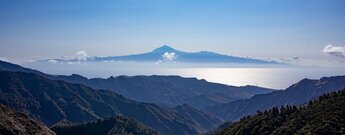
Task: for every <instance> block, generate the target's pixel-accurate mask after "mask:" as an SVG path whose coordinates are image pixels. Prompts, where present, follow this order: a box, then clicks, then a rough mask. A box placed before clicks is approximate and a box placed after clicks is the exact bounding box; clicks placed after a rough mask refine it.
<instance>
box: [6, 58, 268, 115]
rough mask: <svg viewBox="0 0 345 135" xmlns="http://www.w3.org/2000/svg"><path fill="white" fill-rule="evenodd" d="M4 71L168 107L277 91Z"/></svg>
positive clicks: (168, 79) (164, 79)
mask: <svg viewBox="0 0 345 135" xmlns="http://www.w3.org/2000/svg"><path fill="white" fill-rule="evenodd" d="M0 71H22V72H28V73H36V74H39V75H42V76H45V77H47V78H49V79H52V80H63V81H67V82H70V83H79V84H84V85H86V86H89V87H91V88H94V89H109V90H113V91H114V92H116V93H119V94H121V95H124V96H125V97H128V98H131V99H134V100H136V101H140V102H149V103H156V104H159V105H167V106H177V105H182V104H185V103H187V104H189V105H191V106H193V107H195V108H198V109H202V108H204V107H206V106H211V105H217V104H221V103H227V102H230V101H234V100H237V99H244V98H250V97H252V96H254V95H256V94H265V93H270V92H272V91H273V89H267V88H261V87H256V86H243V87H235V86H228V85H223V84H217V83H211V82H207V81H205V80H198V79H196V78H183V77H179V76H156V75H154V76H132V77H130V76H118V77H109V78H107V79H102V78H92V79H88V78H85V77H83V76H80V75H76V74H73V75H71V76H62V75H48V74H44V73H42V72H39V71H37V70H32V69H28V68H24V67H21V66H19V65H14V64H11V63H8V62H1V61H0Z"/></svg>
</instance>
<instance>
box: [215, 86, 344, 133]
mask: <svg viewBox="0 0 345 135" xmlns="http://www.w3.org/2000/svg"><path fill="white" fill-rule="evenodd" d="M344 114H345V89H342V90H340V91H338V92H332V93H327V94H324V95H322V96H320V97H318V99H317V100H316V101H310V102H309V103H308V105H307V106H304V107H298V106H284V107H279V108H278V107H273V108H271V109H269V110H265V111H260V112H258V113H256V114H255V115H253V116H250V117H244V118H242V119H241V120H240V121H238V122H235V123H228V125H227V126H226V127H223V130H218V131H216V132H214V133H213V134H214V135H295V134H296V135H307V134H310V135H341V134H344V132H345V124H344V123H345V119H344ZM224 126H225V125H224Z"/></svg>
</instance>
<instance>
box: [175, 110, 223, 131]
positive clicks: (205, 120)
mask: <svg viewBox="0 0 345 135" xmlns="http://www.w3.org/2000/svg"><path fill="white" fill-rule="evenodd" d="M174 110H175V111H176V112H177V113H178V114H180V115H182V116H183V117H184V118H189V119H187V120H189V121H191V123H195V124H196V125H199V126H200V127H202V128H203V129H206V130H207V131H209V130H211V129H213V128H214V127H217V126H218V125H219V124H220V123H221V122H222V121H220V119H219V118H218V117H216V116H214V115H210V114H205V113H203V112H201V111H199V110H197V109H196V108H193V107H191V106H189V105H187V104H183V105H180V106H177V107H175V108H174Z"/></svg>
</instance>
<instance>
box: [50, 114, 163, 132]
mask: <svg viewBox="0 0 345 135" xmlns="http://www.w3.org/2000/svg"><path fill="white" fill-rule="evenodd" d="M51 129H52V130H53V131H54V132H55V133H56V134H58V135H129V134H131V135H158V133H157V132H156V131H154V130H153V129H151V128H148V127H146V126H145V125H143V124H141V123H139V122H137V121H135V120H134V119H130V118H127V117H124V116H114V117H111V118H105V119H100V120H97V121H93V122H88V123H82V124H58V125H55V126H53V127H51Z"/></svg>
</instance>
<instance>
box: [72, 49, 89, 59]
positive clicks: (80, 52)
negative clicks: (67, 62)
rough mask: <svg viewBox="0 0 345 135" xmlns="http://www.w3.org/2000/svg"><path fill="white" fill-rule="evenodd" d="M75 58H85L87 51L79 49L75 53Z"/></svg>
mask: <svg viewBox="0 0 345 135" xmlns="http://www.w3.org/2000/svg"><path fill="white" fill-rule="evenodd" d="M75 58H76V59H77V60H79V61H81V60H87V58H88V56H87V53H86V52H85V51H84V50H81V51H78V52H77V53H76V54H75Z"/></svg>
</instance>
